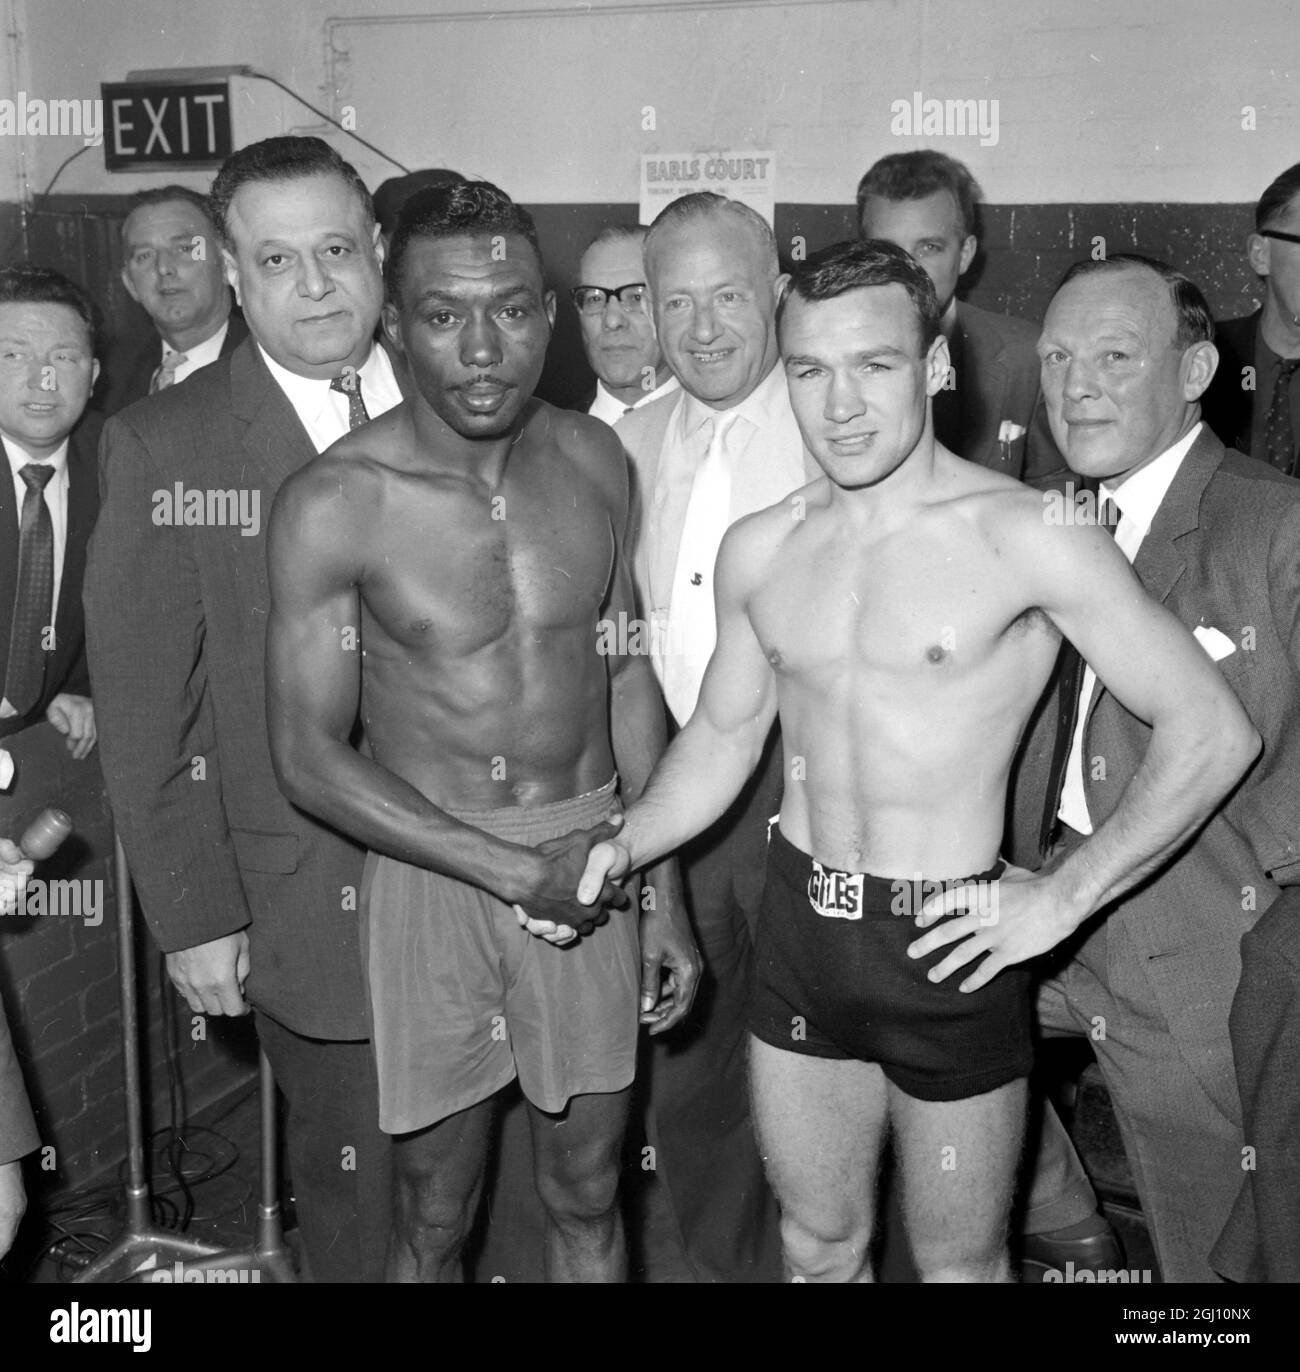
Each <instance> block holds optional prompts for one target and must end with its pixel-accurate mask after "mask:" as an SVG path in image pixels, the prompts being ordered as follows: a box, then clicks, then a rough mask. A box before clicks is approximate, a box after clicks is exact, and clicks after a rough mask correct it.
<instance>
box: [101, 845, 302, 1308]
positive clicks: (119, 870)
mask: <svg viewBox="0 0 1300 1372" xmlns="http://www.w3.org/2000/svg"><path fill="white" fill-rule="evenodd" d="M113 846H114V859H115V862H116V875H117V954H118V979H119V992H120V996H121V1005H122V1075H123V1079H124V1083H125V1091H126V1138H127V1180H126V1186H125V1191H126V1222H125V1224H124V1226H123V1229H122V1232H121V1233H120V1234H119V1235H118V1236H117V1238H116V1239H114V1240H113V1242H112V1243H111V1244H110V1245H109V1247H108V1248H107V1249H105V1250H104V1252H102V1253H100V1254H99V1255H98V1256H97V1257H96V1258H95V1259H94V1260H93V1261H92V1262H91V1263H90V1264H89V1265H88V1266H86V1267H85V1268H83V1269H82V1270H81V1271H80V1272H79V1273H78V1274H77V1275H76V1277H75V1278H74V1281H75V1282H77V1283H79V1284H87V1283H92V1282H128V1281H129V1282H156V1281H164V1280H168V1278H164V1277H163V1276H162V1275H161V1273H162V1272H168V1273H169V1274H170V1278H169V1279H170V1280H171V1281H203V1282H206V1281H209V1280H212V1276H210V1275H209V1274H215V1273H218V1272H221V1273H223V1274H224V1273H231V1274H236V1273H239V1272H244V1271H247V1272H250V1273H252V1272H256V1273H258V1276H257V1278H256V1279H257V1280H259V1281H262V1280H266V1281H273V1282H296V1281H297V1280H298V1277H297V1273H296V1271H295V1270H294V1263H293V1254H292V1252H291V1250H290V1248H289V1246H288V1244H287V1243H286V1242H285V1239H284V1226H283V1224H282V1222H281V1215H280V1198H279V1176H278V1160H277V1157H276V1143H277V1131H276V1119H275V1078H274V1077H273V1076H272V1075H271V1064H270V1063H269V1062H268V1061H267V1059H266V1054H265V1053H262V1052H259V1054H258V1058H259V1062H258V1084H259V1096H260V1105H261V1111H260V1113H261V1167H260V1173H261V1176H260V1192H261V1196H260V1200H259V1203H258V1207H257V1231H256V1235H255V1238H254V1242H253V1246H252V1247H251V1248H224V1249H223V1248H221V1247H219V1246H218V1245H217V1244H214V1243H207V1242H204V1241H202V1240H199V1239H191V1238H186V1237H185V1235H183V1234H178V1233H176V1232H175V1231H174V1230H170V1229H160V1228H159V1227H158V1226H157V1225H155V1224H154V1222H153V1213H152V1206H151V1203H150V1195H149V1182H148V1178H147V1177H146V1174H145V1151H144V1149H145V1140H144V1098H143V1095H142V1092H141V1085H140V1043H139V1013H138V1006H137V1004H136V994H135V944H134V941H133V927H132V924H133V921H132V905H131V873H130V871H129V870H128V868H127V864H126V854H125V853H124V852H123V850H122V844H121V841H120V840H118V839H117V838H116V837H115V838H114V840H113ZM225 1279H226V1280H235V1281H238V1280H239V1278H238V1276H234V1275H232V1276H231V1277H227V1278H225Z"/></svg>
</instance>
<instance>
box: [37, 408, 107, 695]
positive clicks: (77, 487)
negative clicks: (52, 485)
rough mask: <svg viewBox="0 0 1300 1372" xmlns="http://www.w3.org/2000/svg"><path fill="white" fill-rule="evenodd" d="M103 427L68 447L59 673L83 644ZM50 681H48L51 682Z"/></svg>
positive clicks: (80, 431)
mask: <svg viewBox="0 0 1300 1372" xmlns="http://www.w3.org/2000/svg"><path fill="white" fill-rule="evenodd" d="M99 427H100V426H99V425H98V424H95V425H93V426H90V425H86V424H85V423H83V424H81V425H79V426H78V427H77V429H76V430H75V431H74V432H73V435H72V440H71V442H70V443H69V444H68V536H67V541H66V543H65V545H64V554H63V579H62V581H61V582H60V584H59V605H58V609H57V610H56V612H55V618H54V622H55V625H56V627H57V630H58V635H57V638H56V640H55V642H56V650H55V651H56V654H57V656H56V661H55V664H53V665H54V666H55V667H56V670H58V671H60V672H62V671H65V670H66V669H67V666H68V665H69V664H70V662H71V657H70V656H66V655H67V654H69V653H70V652H71V650H73V649H74V648H75V647H77V646H78V645H79V644H80V642H81V635H82V629H83V622H84V615H83V612H82V608H81V592H82V584H83V582H84V580H85V573H86V547H87V545H88V544H89V542H90V535H91V531H92V530H93V529H94V527H95V518H96V516H97V515H98V513H99V463H98V452H97V449H98V441H97V440H98V437H99ZM47 679H48V678H47Z"/></svg>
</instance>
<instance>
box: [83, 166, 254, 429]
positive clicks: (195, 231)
mask: <svg viewBox="0 0 1300 1372" xmlns="http://www.w3.org/2000/svg"><path fill="white" fill-rule="evenodd" d="M122 252H123V255H124V258H125V261H124V263H123V266H122V284H123V286H125V287H126V293H127V294H128V295H129V296H130V297H131V299H132V300H134V301H135V302H136V303H137V304H138V305H139V306H140V307H141V309H143V310H144V312H145V313H146V314H147V315H148V316H149V318H150V320H151V321H152V323H153V326H154V328H155V330H157V336H156V337H155V338H150V339H149V340H148V341H147V342H146V343H145V344H143V345H142V346H140V347H138V348H135V349H134V350H132V351H131V352H130V353H129V354H128V355H127V356H125V357H121V358H119V357H118V356H116V354H114V355H112V356H110V357H109V359H108V363H107V370H108V373H109V387H108V391H107V393H106V394H105V396H104V399H103V406H102V407H103V410H104V413H105V414H110V415H111V414H116V413H117V412H118V410H120V409H123V408H124V407H125V406H127V405H129V404H131V402H132V401H134V400H139V399H140V398H141V397H143V396H146V395H152V394H153V393H154V392H155V391H159V390H165V389H166V388H167V387H168V386H172V385H175V384H176V382H178V381H184V380H185V378H186V377H187V376H191V375H193V373H194V372H196V371H198V370H199V368H200V367H206V366H207V365H208V363H210V362H215V361H216V360H217V358H218V357H225V356H227V355H228V354H230V353H232V352H234V350H235V348H236V347H238V346H239V344H240V343H242V342H243V340H244V339H245V338H246V337H247V335H248V330H247V329H246V328H245V327H244V321H243V319H242V318H241V317H240V316H239V314H237V313H235V314H232V313H231V292H230V287H229V285H228V284H227V283H226V279H225V276H224V274H223V271H222V262H221V247H220V243H219V241H218V239H217V234H216V231H215V230H214V228H213V225H212V220H211V219H210V218H209V214H208V206H207V201H206V199H205V198H204V197H203V196H202V195H200V194H199V193H198V192H197V191H192V190H190V189H188V188H187V187H185V186H159V187H157V188H155V189H153V190H147V191H140V192H139V193H138V194H136V195H134V196H133V197H132V198H131V205H130V210H129V212H128V213H127V216H126V218H125V219H124V220H123V221H122Z"/></svg>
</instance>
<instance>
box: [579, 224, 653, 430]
mask: <svg viewBox="0 0 1300 1372" xmlns="http://www.w3.org/2000/svg"><path fill="white" fill-rule="evenodd" d="M645 236H646V230H645V228H644V226H642V225H640V224H638V225H637V226H636V227H635V228H632V229H627V228H621V227H619V226H618V225H616V224H612V225H610V226H609V227H608V228H604V229H601V231H600V232H599V233H598V234H597V235H596V236H595V238H593V239H592V240H591V242H590V243H588V244H587V248H586V251H585V252H584V253H583V254H582V260H581V261H580V262H579V263H578V285H576V286H575V287H574V288H573V290H572V291H571V292H570V293H569V294H570V297H571V299H572V300H573V305H574V308H575V309H576V310H577V311H578V328H579V329H581V331H582V349H583V351H584V352H585V353H586V354H587V363H588V365H589V366H590V367H591V370H592V371H593V372H595V373H596V386H595V389H594V391H593V392H592V393H591V395H590V397H589V399H588V403H587V405H586V410H587V413H588V414H590V415H595V417H596V418H597V419H603V420H604V421H605V423H606V424H617V423H618V421H619V420H620V419H622V417H623V416H624V415H625V414H628V413H630V412H631V411H632V410H635V409H638V408H640V407H641V406H642V405H649V404H650V403H651V402H652V401H655V400H658V399H659V398H660V396H664V395H668V394H670V393H671V392H672V391H675V390H677V389H678V381H677V378H676V377H675V376H674V375H673V374H672V371H671V369H670V368H669V366H668V364H667V362H665V361H664V355H663V353H662V351H661V350H660V348H659V340H658V339H657V338H656V337H655V331H654V325H653V324H652V323H651V321H650V314H649V311H648V308H647V305H646V284H645V268H644V266H643V264H642V261H641V245H642V243H644V242H645Z"/></svg>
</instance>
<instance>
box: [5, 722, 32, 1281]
mask: <svg viewBox="0 0 1300 1372" xmlns="http://www.w3.org/2000/svg"><path fill="white" fill-rule="evenodd" d="M12 779H13V760H12V759H11V758H10V756H9V754H8V753H6V752H5V751H4V749H2V748H0V790H3V789H4V788H5V787H6V786H8V784H9V783H10V781H11V780H12ZM31 871H32V864H31V863H30V862H27V861H24V860H23V856H22V854H21V853H20V852H19V851H18V847H17V845H16V844H15V843H13V842H11V841H10V840H9V839H7V838H0V914H9V913H10V911H11V910H13V908H14V906H15V905H16V903H17V902H18V901H20V900H21V899H22V893H23V890H24V888H25V887H26V884H27V878H28V876H29V875H30V874H31ZM40 1141H41V1140H40V1135H39V1134H37V1132H36V1120H35V1118H34V1117H33V1115H32V1107H31V1104H30V1102H29V1101H28V1099H27V1090H26V1088H25V1087H24V1086H23V1074H22V1069H21V1068H20V1067H19V1065H18V1059H17V1057H15V1055H14V1048H13V1043H12V1041H11V1040H10V1037H9V1023H8V1021H7V1020H6V1019H5V1015H4V1007H3V1006H0V1259H2V1258H3V1257H4V1255H5V1254H6V1253H7V1252H8V1251H9V1249H10V1248H11V1247H12V1245H13V1241H14V1236H15V1235H16V1234H17V1232H18V1225H19V1222H20V1221H21V1220H22V1217H23V1212H24V1211H25V1210H26V1209H27V1193H26V1191H25V1190H24V1188H23V1164H22V1160H23V1157H24V1156H25V1155H26V1154H28V1153H30V1152H31V1151H32V1149H33V1148H36V1147H38V1146H39V1145H40Z"/></svg>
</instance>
